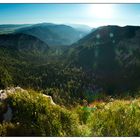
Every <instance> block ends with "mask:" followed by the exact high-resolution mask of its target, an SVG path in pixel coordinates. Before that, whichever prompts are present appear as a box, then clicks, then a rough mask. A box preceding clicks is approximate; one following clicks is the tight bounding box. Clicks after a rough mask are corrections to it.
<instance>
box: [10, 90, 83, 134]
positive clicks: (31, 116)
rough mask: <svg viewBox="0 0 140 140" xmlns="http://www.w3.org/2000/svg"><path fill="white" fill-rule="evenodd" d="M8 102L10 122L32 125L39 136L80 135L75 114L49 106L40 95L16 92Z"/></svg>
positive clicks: (47, 101)
mask: <svg viewBox="0 0 140 140" xmlns="http://www.w3.org/2000/svg"><path fill="white" fill-rule="evenodd" d="M8 102H9V104H10V106H11V107H12V109H13V119H12V122H14V123H16V122H19V123H21V124H28V126H32V125H33V126H34V127H35V128H36V130H39V131H38V134H39V135H41V136H79V135H80V131H81V130H79V120H78V116H77V114H75V113H73V112H71V111H68V110H67V109H65V108H61V107H60V106H57V105H51V104H50V103H49V100H48V99H47V98H45V97H43V96H42V94H41V93H36V92H34V91H30V92H23V93H21V92H16V93H15V94H11V95H10V96H9V98H8ZM32 135H34V134H32Z"/></svg>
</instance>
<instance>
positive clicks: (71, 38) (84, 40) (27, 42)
mask: <svg viewBox="0 0 140 140" xmlns="http://www.w3.org/2000/svg"><path fill="white" fill-rule="evenodd" d="M86 29H87V30H86ZM0 32H1V35H0V53H1V58H2V57H3V59H4V57H6V56H8V59H10V58H13V56H14V57H15V58H14V59H20V60H26V61H27V63H28V61H30V62H35V61H34V60H36V61H38V60H41V61H39V64H41V63H42V62H43V63H44V62H46V63H48V61H50V62H55V63H56V62H57V64H60V65H61V64H62V63H64V65H65V67H76V68H82V69H83V71H84V72H86V73H89V74H90V75H94V77H91V78H95V79H96V84H98V85H99V86H100V87H102V88H103V89H105V91H107V92H109V93H113V92H114V91H122V90H131V89H136V88H138V87H139V83H140V73H139V71H140V40H139V38H140V27H139V26H125V27H119V26H114V25H108V26H101V27H98V28H93V29H91V28H88V27H87V26H83V25H75V24H73V25H71V26H70V25H62V24H61V25H58V24H52V23H40V24H33V25H31V24H30V25H29V24H25V25H0ZM64 46H65V47H64ZM52 48H53V49H52ZM58 48H61V51H62V52H61V54H60V55H56V54H57V53H56V51H58ZM52 50H53V51H52ZM58 54H59V53H58ZM42 60H43V61H42ZM56 60H57V61H56Z"/></svg>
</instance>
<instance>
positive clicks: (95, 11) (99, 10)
mask: <svg viewBox="0 0 140 140" xmlns="http://www.w3.org/2000/svg"><path fill="white" fill-rule="evenodd" d="M88 14H89V15H90V16H94V17H96V18H105V19H106V18H111V17H112V16H113V6H112V5H111V4H93V5H90V6H89V7H88Z"/></svg>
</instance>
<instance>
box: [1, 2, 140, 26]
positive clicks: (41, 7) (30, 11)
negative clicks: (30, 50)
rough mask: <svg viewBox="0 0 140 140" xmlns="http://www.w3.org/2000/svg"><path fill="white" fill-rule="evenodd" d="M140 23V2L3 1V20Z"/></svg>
mask: <svg viewBox="0 0 140 140" xmlns="http://www.w3.org/2000/svg"><path fill="white" fill-rule="evenodd" d="M40 22H52V23H77V24H87V25H89V26H93V27H97V26H101V25H120V26H124V25H140V4H0V24H17V23H18V24H22V23H40Z"/></svg>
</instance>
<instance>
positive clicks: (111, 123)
mask: <svg viewBox="0 0 140 140" xmlns="http://www.w3.org/2000/svg"><path fill="white" fill-rule="evenodd" d="M139 118H140V108H139V107H138V103H130V104H128V103H125V101H115V102H110V103H108V104H107V105H105V107H104V109H101V110H97V111H95V112H94V113H93V114H92V117H91V119H90V120H89V122H88V124H89V126H90V128H91V130H92V136H140V121H139Z"/></svg>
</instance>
